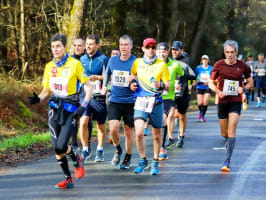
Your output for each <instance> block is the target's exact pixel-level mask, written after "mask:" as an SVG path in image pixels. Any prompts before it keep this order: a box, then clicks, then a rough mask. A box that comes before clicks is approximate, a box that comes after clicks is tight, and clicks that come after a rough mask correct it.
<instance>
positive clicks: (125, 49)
mask: <svg viewBox="0 0 266 200" xmlns="http://www.w3.org/2000/svg"><path fill="white" fill-rule="evenodd" d="M132 46H133V45H132V44H130V41H129V40H128V39H120V41H119V49H120V55H121V56H123V57H124V56H128V55H130V54H131V49H132Z"/></svg>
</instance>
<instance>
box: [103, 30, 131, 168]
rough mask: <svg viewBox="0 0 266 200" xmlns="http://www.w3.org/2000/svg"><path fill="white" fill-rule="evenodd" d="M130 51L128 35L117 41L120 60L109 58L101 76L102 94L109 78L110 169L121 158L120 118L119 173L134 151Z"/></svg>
mask: <svg viewBox="0 0 266 200" xmlns="http://www.w3.org/2000/svg"><path fill="white" fill-rule="evenodd" d="M132 48H133V40H132V39H131V37H129V36H128V35H123V36H121V37H120V39H119V49H120V52H121V54H120V56H115V57H112V58H111V59H110V60H109V62H108V65H107V71H106V73H105V78H104V83H103V89H102V94H106V93H107V83H108V81H109V78H110V76H112V82H111V90H110V92H111V95H110V97H109V103H108V120H109V130H110V135H111V138H112V141H113V145H114V147H115V148H116V151H115V153H114V156H113V159H112V162H111V163H112V165H114V166H117V165H119V164H120V156H121V155H122V152H123V150H122V148H121V146H120V133H119V128H120V121H121V119H122V118H123V121H124V130H125V135H126V140H125V147H126V155H125V158H124V161H123V162H122V164H121V165H120V169H129V168H130V163H131V162H130V161H131V155H132V151H133V147H134V118H133V115H134V103H135V97H134V92H133V91H131V90H130V88H129V76H130V72H131V67H132V65H133V63H134V61H135V60H136V57H135V56H134V55H132V54H131V50H132Z"/></svg>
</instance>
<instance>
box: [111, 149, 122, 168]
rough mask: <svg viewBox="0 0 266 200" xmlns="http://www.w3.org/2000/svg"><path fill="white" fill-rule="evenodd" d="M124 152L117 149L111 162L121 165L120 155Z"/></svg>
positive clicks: (114, 164)
mask: <svg viewBox="0 0 266 200" xmlns="http://www.w3.org/2000/svg"><path fill="white" fill-rule="evenodd" d="M122 152H123V151H120V152H119V151H116V152H115V154H114V156H113V159H112V161H111V163H112V165H113V166H117V165H119V163H120V156H121V155H122Z"/></svg>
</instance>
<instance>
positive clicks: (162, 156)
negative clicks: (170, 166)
mask: <svg viewBox="0 0 266 200" xmlns="http://www.w3.org/2000/svg"><path fill="white" fill-rule="evenodd" d="M167 159H168V156H167V150H166V149H165V148H163V147H162V148H161V149H160V154H159V160H160V161H163V160H167Z"/></svg>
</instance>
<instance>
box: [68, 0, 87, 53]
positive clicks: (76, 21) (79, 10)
mask: <svg viewBox="0 0 266 200" xmlns="http://www.w3.org/2000/svg"><path fill="white" fill-rule="evenodd" d="M84 2H85V0H74V4H73V6H72V10H71V14H70V23H69V26H68V39H67V43H68V50H69V52H70V53H71V54H72V53H74V51H73V48H72V47H73V45H72V43H73V42H74V40H75V39H76V38H77V37H79V32H80V27H81V22H82V17H83V6H84Z"/></svg>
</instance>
